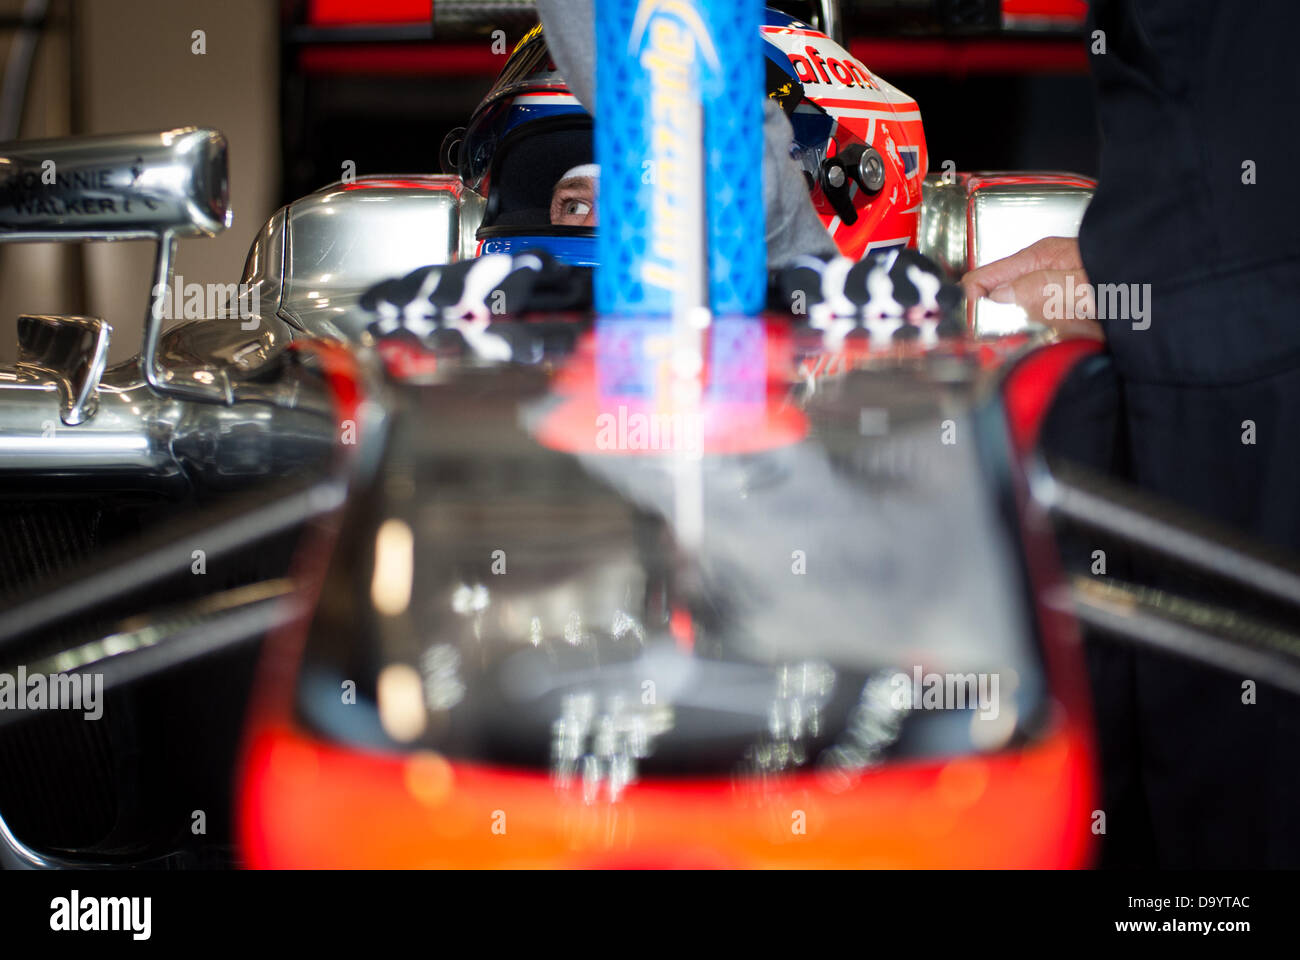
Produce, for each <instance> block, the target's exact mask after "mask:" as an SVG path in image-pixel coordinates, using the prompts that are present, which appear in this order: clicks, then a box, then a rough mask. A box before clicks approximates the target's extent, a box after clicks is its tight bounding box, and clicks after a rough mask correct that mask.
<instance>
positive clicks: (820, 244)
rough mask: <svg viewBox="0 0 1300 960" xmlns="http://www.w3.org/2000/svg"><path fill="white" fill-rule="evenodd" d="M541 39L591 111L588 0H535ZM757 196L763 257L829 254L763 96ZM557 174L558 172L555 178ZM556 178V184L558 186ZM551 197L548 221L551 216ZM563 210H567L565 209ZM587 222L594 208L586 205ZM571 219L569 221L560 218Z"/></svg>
mask: <svg viewBox="0 0 1300 960" xmlns="http://www.w3.org/2000/svg"><path fill="white" fill-rule="evenodd" d="M537 10H538V14H539V15H540V17H541V20H542V27H543V29H544V30H545V31H546V44H547V47H548V48H549V49H550V53H551V57H552V59H554V61H555V66H556V68H557V69H558V70H559V73H560V75H561V76H562V77H564V79H565V82H566V83H567V84H568V86H569V89H570V90H571V91H572V92H573V95H574V96H575V97H576V98H577V99H578V102H579V103H581V104H582V105H583V106H584V107H585V108H586V109H587V112H588V113H590V114H592V115H593V116H594V115H595V112H596V109H595V108H596V81H595V77H596V27H595V24H596V17H595V9H594V5H593V0H537ZM763 137H764V141H765V144H766V146H765V149H764V156H763V202H764V207H765V209H766V211H767V225H766V233H767V263H768V266H769V267H770V268H777V267H782V266H785V265H787V264H789V263H790V262H791V261H793V260H794V259H795V258H796V257H798V256H801V255H806V254H807V255H817V256H822V257H832V256H834V255H835V254H836V252H837V251H836V247H835V242H834V241H833V240H832V239H831V236H830V234H829V233H827V232H826V228H825V227H824V226H822V222H821V219H820V218H819V217H818V216H817V211H816V209H815V208H814V207H813V205H812V200H811V199H810V198H809V195H808V187H807V184H806V183H805V182H804V179H803V173H802V169H801V168H800V166H799V165H798V164H797V163H794V162H792V161H791V159H790V147H791V144H792V142H793V141H794V130H793V129H792V128H791V126H790V121H789V119H788V118H787V117H786V115H785V112H784V111H783V110H782V109H781V107H780V105H779V104H778V103H777V102H776V101H775V100H772V99H771V98H765V99H764V101H763ZM561 180H563V178H561ZM559 188H560V184H559V183H557V184H556V191H557V192H558V190H559ZM555 216H556V213H555V200H554V196H553V198H552V213H551V222H552V223H556V222H557V221H556V220H555ZM568 216H573V215H572V214H569V215H568ZM592 216H593V223H594V217H595V210H594V206H593V210H592ZM563 222H572V221H563Z"/></svg>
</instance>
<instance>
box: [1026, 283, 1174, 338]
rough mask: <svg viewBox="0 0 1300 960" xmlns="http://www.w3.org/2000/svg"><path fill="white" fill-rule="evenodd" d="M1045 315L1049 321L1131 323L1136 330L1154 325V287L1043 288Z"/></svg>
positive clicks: (1079, 285) (1060, 285)
mask: <svg viewBox="0 0 1300 960" xmlns="http://www.w3.org/2000/svg"><path fill="white" fill-rule="evenodd" d="M1043 296H1044V297H1045V300H1044V301H1043V316H1044V317H1046V318H1047V319H1048V320H1129V321H1131V322H1132V324H1133V329H1134V330H1146V329H1148V328H1149V327H1150V326H1151V284H1149V283H1099V284H1091V283H1086V282H1085V283H1075V282H1074V275H1073V274H1066V277H1065V283H1049V284H1046V285H1044V287H1043Z"/></svg>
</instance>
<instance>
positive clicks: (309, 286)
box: [250, 175, 483, 339]
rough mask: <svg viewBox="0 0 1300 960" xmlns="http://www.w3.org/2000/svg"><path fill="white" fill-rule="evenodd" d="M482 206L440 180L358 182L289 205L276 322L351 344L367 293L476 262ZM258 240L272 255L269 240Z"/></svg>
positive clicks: (455, 181)
mask: <svg viewBox="0 0 1300 960" xmlns="http://www.w3.org/2000/svg"><path fill="white" fill-rule="evenodd" d="M482 206H483V201H482V198H480V197H478V195H477V194H474V193H472V192H471V191H468V190H464V189H463V187H462V186H461V182H460V180H459V178H457V177H453V176H441V175H439V176H423V175H420V176H404V177H361V178H358V179H357V180H356V181H355V182H354V183H350V184H344V183H338V184H334V185H332V186H329V187H326V188H324V189H322V190H318V191H317V192H316V193H313V194H311V195H309V196H306V197H304V198H302V199H301V200H298V201H296V202H295V203H293V204H290V205H289V207H288V208H287V212H285V213H284V240H283V241H282V242H283V244H284V247H285V250H286V255H285V257H284V268H283V295H282V298H281V300H280V306H279V310H280V314H281V316H283V317H284V318H285V319H286V320H288V321H289V322H290V323H292V324H293V325H294V326H296V327H299V328H300V329H302V330H305V331H307V332H308V333H310V334H312V335H314V336H332V337H343V338H345V339H354V338H355V337H357V336H359V335H360V332H361V328H360V327H359V326H358V325H357V324H356V323H355V321H354V320H353V319H352V318H351V317H349V313H350V310H351V308H352V307H353V306H355V305H356V303H357V301H358V300H359V299H360V297H361V294H362V293H364V292H365V291H366V289H367V288H369V287H371V286H373V285H374V284H376V283H378V282H379V281H381V280H387V279H390V278H392V277H399V276H402V275H403V274H406V273H409V272H411V271H412V270H415V269H416V268H418V267H423V266H428V265H429V264H439V263H451V262H452V261H454V260H457V259H459V258H461V257H462V256H472V255H473V252H474V232H475V231H476V230H477V229H478V223H479V221H481V220H482V218H483V209H482ZM277 216H279V215H277ZM259 240H260V241H261V243H262V244H263V246H264V247H265V249H266V250H267V251H268V254H267V255H269V256H273V254H271V251H272V250H273V245H274V243H275V240H274V238H273V237H272V236H271V235H270V234H266V233H264V234H263V237H262V238H259ZM256 246H257V245H256V244H255V247H256ZM258 255H259V256H262V255H261V254H260V252H259V254H258ZM252 256H253V254H251V253H250V258H251V257H252Z"/></svg>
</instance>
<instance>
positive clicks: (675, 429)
mask: <svg viewBox="0 0 1300 960" xmlns="http://www.w3.org/2000/svg"><path fill="white" fill-rule="evenodd" d="M703 447H704V428H703V426H702V425H701V421H700V416H699V414H697V413H681V412H674V413H642V412H640V411H636V410H629V409H628V408H627V407H626V406H624V405H622V404H620V405H619V408H618V413H617V414H614V413H602V414H599V415H598V416H597V417H596V448H597V449H598V450H661V451H664V452H678V453H688V454H691V455H693V456H699V455H700V454H701V453H702V452H703Z"/></svg>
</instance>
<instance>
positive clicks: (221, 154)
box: [0, 127, 231, 242]
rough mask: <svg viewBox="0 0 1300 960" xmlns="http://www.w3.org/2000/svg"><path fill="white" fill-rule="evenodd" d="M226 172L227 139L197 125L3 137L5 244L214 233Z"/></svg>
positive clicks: (224, 214) (223, 208)
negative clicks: (47, 137)
mask: <svg viewBox="0 0 1300 960" xmlns="http://www.w3.org/2000/svg"><path fill="white" fill-rule="evenodd" d="M226 171H227V163H226V138H225V137H224V136H223V135H222V134H221V133H219V132H217V131H216V130H204V129H199V128H197V127H181V128H179V129H176V130H163V131H160V132H157V133H138V134H113V135H110V136H98V137H65V138H61V139H57V140H25V141H18V142H13V143H6V144H0V241H6V240H7V241H18V242H24V241H27V242H33V241H42V240H45V241H61V240H125V239H148V238H154V237H157V236H159V235H160V234H163V233H167V232H170V233H171V234H172V235H174V236H177V237H200V236H202V237H211V236H215V235H216V234H218V233H220V232H221V231H222V230H224V229H225V228H226V227H228V226H229V225H230V220H231V211H230V186H229V181H228V178H227V172H226Z"/></svg>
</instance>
